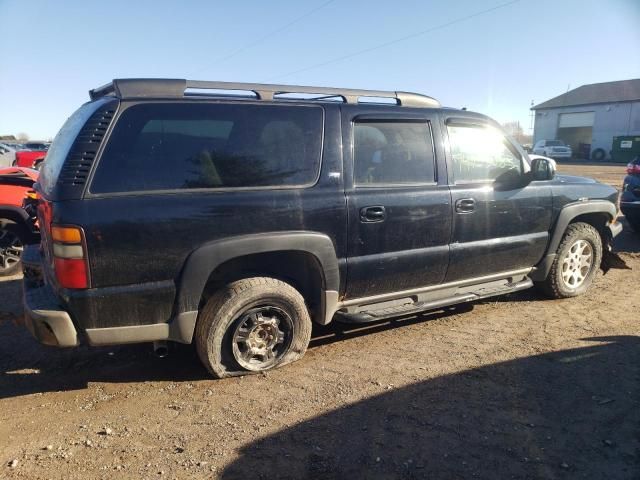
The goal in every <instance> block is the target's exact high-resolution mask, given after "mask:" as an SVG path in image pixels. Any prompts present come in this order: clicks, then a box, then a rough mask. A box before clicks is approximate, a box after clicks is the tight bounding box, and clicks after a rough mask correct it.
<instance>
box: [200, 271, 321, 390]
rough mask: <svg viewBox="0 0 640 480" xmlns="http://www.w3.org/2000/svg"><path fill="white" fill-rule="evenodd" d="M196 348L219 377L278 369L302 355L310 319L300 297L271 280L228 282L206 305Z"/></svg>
mask: <svg viewBox="0 0 640 480" xmlns="http://www.w3.org/2000/svg"><path fill="white" fill-rule="evenodd" d="M195 335H196V339H195V340H196V348H197V350H198V355H199V356H200V359H201V360H202V363H204V365H205V367H207V369H208V370H209V372H211V374H213V375H214V376H215V377H217V378H223V377H229V376H235V375H246V374H250V373H257V372H262V371H265V370H270V369H272V368H276V367H280V366H282V365H286V364H287V363H291V362H293V361H295V360H298V359H299V358H300V357H302V355H304V353H305V351H306V349H307V346H308V345H309V340H310V338H311V318H310V316H309V312H308V310H307V307H306V305H305V302H304V299H303V298H302V295H300V293H299V292H298V291H297V290H296V289H294V288H293V287H292V286H291V285H289V284H287V283H285V282H282V281H280V280H276V279H274V278H268V277H254V278H247V279H243V280H238V281H236V282H233V283H230V284H229V285H227V286H225V287H224V288H222V289H221V290H219V291H218V292H216V293H215V294H214V295H213V296H212V297H211V298H210V299H209V301H208V302H207V303H206V305H205V306H204V308H203V309H202V311H201V312H200V316H199V318H198V323H197V325H196V332H195Z"/></svg>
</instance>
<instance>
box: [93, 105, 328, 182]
mask: <svg viewBox="0 0 640 480" xmlns="http://www.w3.org/2000/svg"><path fill="white" fill-rule="evenodd" d="M322 128H323V110H322V108H321V107H315V106H312V107H300V106H277V105H254V104H245V105H241V104H192V103H155V104H154V103H144V104H139V105H134V106H132V107H130V108H128V109H127V110H125V111H124V112H123V113H122V115H121V116H120V118H119V119H118V122H117V123H116V126H115V128H114V130H113V133H112V134H111V137H110V139H109V142H108V144H107V146H106V148H105V150H104V153H103V154H102V157H101V159H100V163H99V164H98V167H97V169H96V173H95V176H94V180H93V182H92V185H91V192H92V193H115V192H140V191H158V190H180V189H193V188H213V189H215V188H222V189H226V188H261V187H262V188H266V187H276V188H277V187H294V186H296V187H298V186H309V185H312V184H314V183H315V182H316V180H317V178H318V175H319V171H320V154H321V145H322Z"/></svg>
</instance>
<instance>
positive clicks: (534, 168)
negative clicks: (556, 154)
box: [531, 157, 556, 180]
mask: <svg viewBox="0 0 640 480" xmlns="http://www.w3.org/2000/svg"><path fill="white" fill-rule="evenodd" d="M531 174H532V177H533V180H552V179H553V177H555V176H556V162H555V160H552V159H550V158H546V157H536V158H534V159H533V160H531Z"/></svg>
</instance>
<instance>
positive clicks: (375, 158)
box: [353, 120, 435, 186]
mask: <svg viewBox="0 0 640 480" xmlns="http://www.w3.org/2000/svg"><path fill="white" fill-rule="evenodd" d="M353 132H354V133H353V135H354V139H353V159H354V183H355V184H356V186H373V185H406V184H424V183H433V182H434V181H435V154H434V150H433V141H432V137H431V128H430V124H429V122H426V121H404V120H399V121H357V122H355V124H354V127H353Z"/></svg>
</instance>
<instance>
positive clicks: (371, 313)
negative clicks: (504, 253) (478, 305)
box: [335, 277, 533, 323]
mask: <svg viewBox="0 0 640 480" xmlns="http://www.w3.org/2000/svg"><path fill="white" fill-rule="evenodd" d="M532 286H533V281H532V280H531V279H530V278H528V277H525V278H524V279H522V280H520V281H518V282H514V283H511V282H507V281H504V282H490V283H486V284H480V285H474V286H471V287H466V288H459V289H457V291H456V292H455V293H454V294H450V293H451V291H450V290H449V291H448V292H447V293H449V295H447V296H442V297H441V298H437V299H433V300H429V299H425V300H422V299H417V298H416V297H406V298H400V299H397V300H391V301H386V302H381V303H374V304H369V305H362V306H358V307H347V308H342V309H340V310H338V311H337V312H336V316H335V320H337V321H338V322H343V323H368V322H375V321H378V320H385V319H388V318H392V317H398V316H401V315H411V314H414V313H419V312H423V311H426V310H435V309H438V308H442V307H449V306H451V305H456V304H459V303H467V302H473V301H476V300H481V299H483V298H488V297H493V296H496V295H505V294H508V293H513V292H518V291H520V290H526V289H527V288H530V287H532ZM436 293H437V292H434V294H436ZM440 293H444V292H440Z"/></svg>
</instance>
